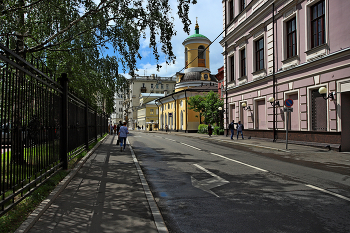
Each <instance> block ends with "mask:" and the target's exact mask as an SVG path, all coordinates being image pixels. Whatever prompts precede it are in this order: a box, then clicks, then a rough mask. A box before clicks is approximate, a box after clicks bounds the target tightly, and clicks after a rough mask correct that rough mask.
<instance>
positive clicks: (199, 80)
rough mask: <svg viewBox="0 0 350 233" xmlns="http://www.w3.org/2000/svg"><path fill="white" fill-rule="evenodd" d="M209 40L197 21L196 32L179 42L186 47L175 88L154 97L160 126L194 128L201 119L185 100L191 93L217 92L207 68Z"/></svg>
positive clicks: (214, 82) (178, 128)
mask: <svg viewBox="0 0 350 233" xmlns="http://www.w3.org/2000/svg"><path fill="white" fill-rule="evenodd" d="M210 43H211V41H210V40H209V39H208V38H207V37H206V36H204V35H202V34H199V26H198V23H196V26H195V34H193V35H191V36H189V37H188V38H187V39H185V40H184V42H183V43H182V44H183V46H184V47H185V48H184V49H185V64H184V67H185V69H184V72H183V73H181V72H178V73H176V85H175V92H174V93H171V94H169V95H166V96H164V97H162V98H159V99H157V100H156V103H157V105H158V108H159V116H158V117H159V121H158V122H159V130H165V126H166V125H167V126H168V129H169V130H175V131H185V132H197V130H198V126H199V124H200V122H201V120H202V119H199V117H198V115H199V114H198V113H197V112H194V111H192V110H189V109H188V108H187V107H188V106H187V100H188V98H189V97H191V96H195V95H205V94H207V93H208V92H210V91H214V92H217V91H218V87H217V85H218V84H217V79H216V77H215V75H212V74H211V72H210V63H209V57H210V56H209V55H210V54H209V45H210Z"/></svg>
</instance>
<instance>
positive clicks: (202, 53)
mask: <svg viewBox="0 0 350 233" xmlns="http://www.w3.org/2000/svg"><path fill="white" fill-rule="evenodd" d="M204 49H205V48H204V46H203V45H200V46H198V67H205V50H204Z"/></svg>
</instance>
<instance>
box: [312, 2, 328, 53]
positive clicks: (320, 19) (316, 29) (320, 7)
mask: <svg viewBox="0 0 350 233" xmlns="http://www.w3.org/2000/svg"><path fill="white" fill-rule="evenodd" d="M324 6H325V4H324V1H320V2H319V3H317V4H315V5H313V6H312V7H311V48H314V47H316V46H319V45H322V44H324V43H325V9H324Z"/></svg>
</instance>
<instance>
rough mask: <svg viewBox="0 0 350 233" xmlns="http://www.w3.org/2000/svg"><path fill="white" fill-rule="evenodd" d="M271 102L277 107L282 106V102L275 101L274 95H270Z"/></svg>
mask: <svg viewBox="0 0 350 233" xmlns="http://www.w3.org/2000/svg"><path fill="white" fill-rule="evenodd" d="M268 101H269V102H270V104H271V105H272V106H273V107H275V106H280V102H279V101H278V100H277V101H275V99H274V98H273V97H270V98H269V100H268Z"/></svg>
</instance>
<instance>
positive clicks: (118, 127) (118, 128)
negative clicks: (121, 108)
mask: <svg viewBox="0 0 350 233" xmlns="http://www.w3.org/2000/svg"><path fill="white" fill-rule="evenodd" d="M120 126H121V125H120V124H118V125H117V135H119V130H120Z"/></svg>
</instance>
